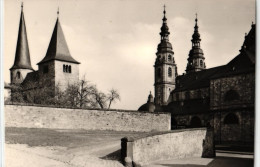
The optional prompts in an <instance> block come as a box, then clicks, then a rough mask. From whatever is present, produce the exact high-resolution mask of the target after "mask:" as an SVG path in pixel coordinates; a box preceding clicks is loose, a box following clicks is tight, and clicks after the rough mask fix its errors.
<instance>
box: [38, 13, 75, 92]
mask: <svg viewBox="0 0 260 167" xmlns="http://www.w3.org/2000/svg"><path fill="white" fill-rule="evenodd" d="M57 14H58V17H57V20H56V24H55V27H54V30H53V33H52V37H51V41H50V44H49V47H48V50H47V53H46V56H45V57H44V58H43V59H42V60H41V61H40V62H39V63H38V66H39V76H40V79H41V83H43V84H44V85H45V86H48V87H49V88H50V89H52V90H56V88H57V86H58V87H59V89H60V90H62V91H64V90H65V89H66V87H67V86H68V85H69V84H73V83H75V82H78V80H79V66H78V65H79V64H80V63H79V62H78V61H76V60H75V59H74V58H73V57H72V56H71V54H70V51H69V48H68V45H67V42H66V40H65V37H64V34H63V31H62V28H61V25H60V21H59V11H58V12H57Z"/></svg>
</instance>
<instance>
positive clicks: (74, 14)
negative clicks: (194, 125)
mask: <svg viewBox="0 0 260 167" xmlns="http://www.w3.org/2000/svg"><path fill="white" fill-rule="evenodd" d="M23 3H24V16H25V23H26V29H27V37H28V41H29V50H30V55H31V63H32V66H33V68H34V70H38V66H37V65H36V64H37V63H38V62H40V61H41V60H42V59H43V57H44V56H45V54H46V52H47V47H48V45H49V42H50V38H51V34H52V32H53V29H54V25H55V21H56V19H57V9H58V7H59V11H60V14H59V19H60V23H61V26H62V29H63V32H64V35H65V38H66V41H67V44H68V47H69V50H70V53H71V55H72V57H73V58H75V59H76V60H77V61H79V62H81V64H80V66H79V70H80V78H82V77H83V76H85V78H86V79H87V80H88V81H90V83H92V84H95V85H97V87H98V88H99V89H100V90H102V91H103V92H108V90H110V89H111V88H114V89H117V90H118V91H119V93H120V96H121V100H120V101H118V102H117V103H115V104H113V105H112V108H117V109H129V110H137V109H138V108H139V107H140V106H141V105H142V104H144V103H146V101H147V98H148V95H149V92H150V91H152V94H154V86H153V84H154V67H153V65H154V62H155V58H156V55H155V53H156V51H157V45H158V44H159V42H160V35H159V33H160V28H161V25H162V17H163V5H164V4H165V5H166V17H167V19H168V20H167V23H168V27H169V31H170V38H169V39H170V42H171V44H172V45H173V51H174V58H175V62H176V64H177V67H178V74H179V75H180V74H182V73H184V72H185V68H186V65H187V58H188V53H189V50H190V49H191V36H192V34H193V31H194V25H195V13H197V14H198V26H199V33H200V35H201V39H202V41H201V48H202V49H203V52H204V56H205V63H206V66H207V68H211V67H215V66H219V65H224V64H227V63H228V62H229V61H230V60H232V59H233V58H234V57H235V56H236V55H238V53H239V50H240V48H241V46H242V43H243V41H244V36H245V33H248V32H249V30H250V28H251V24H252V21H253V22H255V19H256V18H255V0H228V1H227V0H160V1H159V0H23ZM20 12H21V1H19V0H5V1H4V31H3V32H4V47H3V48H4V56H3V60H4V67H3V68H4V81H5V82H8V83H9V82H10V71H9V69H10V68H11V66H12V65H13V63H14V57H15V49H16V42H17V35H18V26H19V19H20Z"/></svg>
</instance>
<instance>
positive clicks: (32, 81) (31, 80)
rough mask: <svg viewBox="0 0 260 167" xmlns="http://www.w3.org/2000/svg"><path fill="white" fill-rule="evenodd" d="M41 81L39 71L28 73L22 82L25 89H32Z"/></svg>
mask: <svg viewBox="0 0 260 167" xmlns="http://www.w3.org/2000/svg"><path fill="white" fill-rule="evenodd" d="M38 82H39V73H38V71H34V72H30V73H28V74H27V75H26V77H25V79H24V80H23V82H22V84H21V85H22V86H23V87H24V88H25V89H31V88H35V87H37V86H38V85H37V83H38Z"/></svg>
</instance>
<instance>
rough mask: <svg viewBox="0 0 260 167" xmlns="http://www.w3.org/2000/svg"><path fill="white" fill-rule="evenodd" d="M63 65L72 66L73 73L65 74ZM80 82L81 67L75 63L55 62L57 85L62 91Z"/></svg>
mask: <svg viewBox="0 0 260 167" xmlns="http://www.w3.org/2000/svg"><path fill="white" fill-rule="evenodd" d="M63 65H70V66H71V73H67V72H63ZM78 81H79V65H78V64H75V63H69V62H62V61H55V85H59V87H60V89H61V90H62V91H64V90H66V87H67V86H68V85H70V84H75V83H76V82H78Z"/></svg>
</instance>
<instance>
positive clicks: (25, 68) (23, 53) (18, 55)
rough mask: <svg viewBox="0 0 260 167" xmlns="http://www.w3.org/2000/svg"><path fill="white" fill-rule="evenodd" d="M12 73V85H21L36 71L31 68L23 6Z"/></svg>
mask: <svg viewBox="0 0 260 167" xmlns="http://www.w3.org/2000/svg"><path fill="white" fill-rule="evenodd" d="M10 71H11V84H21V83H22V82H23V80H24V79H25V77H26V75H27V74H28V73H29V72H32V71H34V70H33V68H32V66H31V59H30V52H29V45H28V40H27V33H26V26H25V20H24V14H23V4H22V5H21V17H20V23H19V31H18V39H17V45H16V52H15V60H14V64H13V66H12V67H11V68H10Z"/></svg>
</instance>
